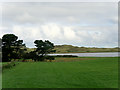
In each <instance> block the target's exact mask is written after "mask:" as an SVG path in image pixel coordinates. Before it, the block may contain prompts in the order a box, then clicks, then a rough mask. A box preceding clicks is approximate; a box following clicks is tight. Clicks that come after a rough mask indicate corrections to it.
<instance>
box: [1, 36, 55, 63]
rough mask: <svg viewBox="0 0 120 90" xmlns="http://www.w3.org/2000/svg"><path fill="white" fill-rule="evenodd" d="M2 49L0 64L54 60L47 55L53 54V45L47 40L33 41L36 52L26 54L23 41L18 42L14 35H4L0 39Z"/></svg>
mask: <svg viewBox="0 0 120 90" xmlns="http://www.w3.org/2000/svg"><path fill="white" fill-rule="evenodd" d="M0 41H1V42H2V43H1V45H0V46H1V48H2V62H9V61H11V60H16V59H23V60H25V59H32V60H34V61H44V60H45V59H49V60H54V57H50V56H48V55H47V54H48V53H51V52H55V50H54V44H53V43H52V42H50V41H49V40H45V41H43V40H35V41H34V44H35V46H36V50H34V51H31V52H29V53H28V52H27V49H26V48H27V47H26V45H25V43H23V40H19V39H18V36H16V35H14V34H5V35H3V37H2V39H0Z"/></svg>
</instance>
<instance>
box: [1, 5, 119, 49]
mask: <svg viewBox="0 0 120 90" xmlns="http://www.w3.org/2000/svg"><path fill="white" fill-rule="evenodd" d="M117 6H118V5H117V3H11V4H10V3H4V4H3V7H2V8H3V18H2V19H3V22H2V23H3V27H6V29H5V30H3V29H1V31H0V36H2V35H3V34H5V33H14V34H16V35H18V36H19V38H20V39H23V40H24V41H25V43H27V45H28V46H33V45H34V43H33V42H34V40H36V39H43V40H45V39H49V40H50V41H52V42H54V43H55V44H72V45H77V46H98V47H101V46H103V47H104V46H108V47H114V46H117V40H118V28H117V21H118V18H117V15H118V11H117Z"/></svg>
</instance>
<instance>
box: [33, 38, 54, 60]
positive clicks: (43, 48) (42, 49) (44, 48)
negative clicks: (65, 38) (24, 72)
mask: <svg viewBox="0 0 120 90" xmlns="http://www.w3.org/2000/svg"><path fill="white" fill-rule="evenodd" d="M34 43H35V46H36V47H37V49H36V53H37V55H38V56H39V59H38V60H40V61H43V60H44V58H45V56H46V55H47V54H48V53H51V52H55V50H53V49H54V44H53V43H51V42H50V41H48V40H45V41H42V40H35V42H34Z"/></svg>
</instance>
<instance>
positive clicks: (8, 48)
mask: <svg viewBox="0 0 120 90" xmlns="http://www.w3.org/2000/svg"><path fill="white" fill-rule="evenodd" d="M17 39H18V37H17V36H15V35H14V34H5V35H3V37H2V60H3V62H8V61H11V59H16V58H21V57H22V54H23V52H24V49H22V47H23V46H24V47H25V44H23V40H17Z"/></svg>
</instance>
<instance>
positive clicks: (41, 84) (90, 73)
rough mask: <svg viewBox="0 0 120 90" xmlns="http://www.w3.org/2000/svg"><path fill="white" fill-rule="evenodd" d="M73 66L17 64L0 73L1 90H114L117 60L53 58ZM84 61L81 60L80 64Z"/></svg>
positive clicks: (52, 63)
mask: <svg viewBox="0 0 120 90" xmlns="http://www.w3.org/2000/svg"><path fill="white" fill-rule="evenodd" d="M69 59H74V60H75V61H76V62H21V63H20V64H18V65H17V66H15V67H13V68H11V69H6V70H4V71H3V74H2V75H3V77H2V79H3V83H2V86H3V88H117V87H118V85H117V84H118V63H117V62H118V58H117V57H111V58H108V57H106V58H103V57H101V58H95V57H94V58H88V57H86V58H83V59H81V58H56V60H57V61H59V60H63V61H64V60H69ZM84 59H85V60H84Z"/></svg>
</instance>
